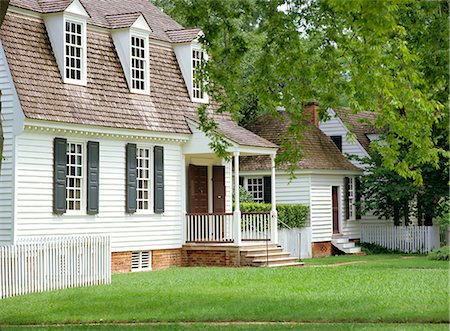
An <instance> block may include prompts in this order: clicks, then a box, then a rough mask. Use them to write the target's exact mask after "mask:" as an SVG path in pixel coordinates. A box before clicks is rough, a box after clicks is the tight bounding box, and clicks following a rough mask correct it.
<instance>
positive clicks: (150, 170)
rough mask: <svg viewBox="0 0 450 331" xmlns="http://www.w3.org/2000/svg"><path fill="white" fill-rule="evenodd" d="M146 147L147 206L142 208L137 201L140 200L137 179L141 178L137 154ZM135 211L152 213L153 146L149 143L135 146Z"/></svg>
mask: <svg viewBox="0 0 450 331" xmlns="http://www.w3.org/2000/svg"><path fill="white" fill-rule="evenodd" d="M144 149H148V152H149V153H148V178H147V180H148V187H147V189H146V191H147V192H148V204H147V206H148V208H147V209H142V208H139V202H140V201H141V200H140V199H139V191H140V189H139V181H140V180H142V179H141V177H140V176H139V170H140V166H139V160H140V159H141V158H140V156H139V154H140V151H141V150H144ZM136 172H137V173H136V213H137V214H146V215H147V214H153V213H154V210H153V203H154V201H153V200H154V192H153V185H154V169H153V146H149V145H138V146H136Z"/></svg>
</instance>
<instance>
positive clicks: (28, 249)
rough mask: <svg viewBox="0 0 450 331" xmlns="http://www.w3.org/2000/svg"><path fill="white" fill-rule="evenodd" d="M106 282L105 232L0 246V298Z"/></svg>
mask: <svg viewBox="0 0 450 331" xmlns="http://www.w3.org/2000/svg"><path fill="white" fill-rule="evenodd" d="M109 283H111V246H110V239H109V237H108V236H95V237H94V236H92V237H41V238H28V239H21V240H20V242H19V243H18V244H16V245H12V246H3V247H0V298H6V297H11V296H14V295H21V294H26V293H32V292H43V291H51V290H57V289H64V288H69V287H80V286H88V285H98V284H109Z"/></svg>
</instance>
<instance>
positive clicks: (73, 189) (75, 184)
mask: <svg viewBox="0 0 450 331" xmlns="http://www.w3.org/2000/svg"><path fill="white" fill-rule="evenodd" d="M82 183H83V144H80V143H71V142H68V143H67V176H66V208H67V210H81V199H82V197H81V189H82Z"/></svg>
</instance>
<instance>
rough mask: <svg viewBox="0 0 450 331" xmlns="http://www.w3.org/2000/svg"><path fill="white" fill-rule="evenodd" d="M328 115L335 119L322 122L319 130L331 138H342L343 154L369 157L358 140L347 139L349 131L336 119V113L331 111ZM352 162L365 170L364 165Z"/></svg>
mask: <svg viewBox="0 0 450 331" xmlns="http://www.w3.org/2000/svg"><path fill="white" fill-rule="evenodd" d="M328 113H329V114H330V115H332V116H333V117H332V118H330V120H328V121H326V122H323V121H321V122H320V123H319V128H320V129H321V130H322V131H323V132H324V133H325V134H326V135H327V136H329V137H330V136H341V137H342V153H344V154H349V155H357V156H359V157H366V156H368V154H367V152H366V151H365V149H364V148H363V147H362V146H361V144H360V143H359V142H358V141H357V140H356V138H355V139H351V140H349V139H347V133H348V129H347V127H346V126H345V125H344V124H343V123H342V121H341V120H340V119H339V118H337V117H334V112H332V111H330V110H329V111H328ZM350 162H352V163H353V164H354V165H356V166H357V167H360V168H364V164H362V163H360V162H358V161H356V160H350Z"/></svg>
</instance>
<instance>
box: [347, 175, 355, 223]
mask: <svg viewBox="0 0 450 331" xmlns="http://www.w3.org/2000/svg"><path fill="white" fill-rule="evenodd" d="M348 206H349V210H348V215H349V216H348V219H350V220H354V219H355V215H356V210H355V177H350V178H349V181H348Z"/></svg>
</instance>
